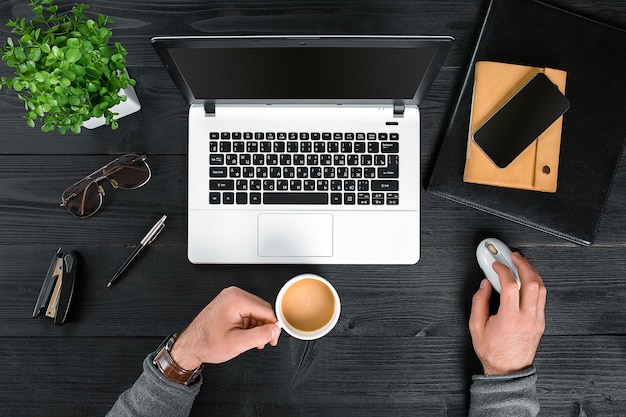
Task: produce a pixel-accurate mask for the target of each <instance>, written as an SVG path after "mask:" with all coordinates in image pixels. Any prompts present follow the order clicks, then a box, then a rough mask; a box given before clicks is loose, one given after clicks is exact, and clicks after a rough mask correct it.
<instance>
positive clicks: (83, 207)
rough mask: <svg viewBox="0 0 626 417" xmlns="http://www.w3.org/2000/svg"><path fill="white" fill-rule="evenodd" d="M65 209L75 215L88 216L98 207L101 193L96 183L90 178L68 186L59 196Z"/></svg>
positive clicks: (100, 201)
mask: <svg viewBox="0 0 626 417" xmlns="http://www.w3.org/2000/svg"><path fill="white" fill-rule="evenodd" d="M61 198H62V199H63V203H64V206H65V208H66V209H67V211H69V212H70V213H71V214H72V215H74V216H76V217H89V216H91V215H92V214H94V213H95V212H96V211H98V209H99V208H100V205H101V204H102V195H100V193H99V192H98V184H97V183H96V182H95V181H93V180H92V179H90V178H85V179H83V180H81V181H80V182H78V183H76V184H74V185H72V186H70V187H69V188H68V189H67V190H65V191H64V192H63V195H62V196H61Z"/></svg>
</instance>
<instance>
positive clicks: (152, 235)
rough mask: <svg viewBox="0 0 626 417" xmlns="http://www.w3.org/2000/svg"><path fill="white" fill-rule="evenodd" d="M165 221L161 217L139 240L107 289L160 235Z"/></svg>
mask: <svg viewBox="0 0 626 417" xmlns="http://www.w3.org/2000/svg"><path fill="white" fill-rule="evenodd" d="M165 219H167V216H166V215H163V217H161V218H160V219H159V221H158V222H156V224H155V225H154V226H152V229H150V231H149V232H148V233H147V234H146V235H145V236H144V238H143V239H141V242H139V245H137V247H136V248H135V250H133V252H132V253H131V254H130V256H129V257H128V258H126V260H125V261H124V263H123V264H122V266H120V268H119V269H118V270H117V272H116V273H115V275H113V278H111V280H110V281H109V283H108V284H107V288H108V287H110V286H111V285H113V283H114V282H115V280H116V279H118V278H119V276H120V275H122V273H123V272H124V271H125V270H126V268H128V266H129V265H130V264H131V262H132V261H133V260H134V259H135V258H136V257H137V256H138V255H139V253H140V252H141V251H142V250H143V248H145V247H146V246H148V245H149V244H150V243H152V241H153V240H154V239H156V237H157V236H158V235H159V233H161V230H163V229H164V228H165Z"/></svg>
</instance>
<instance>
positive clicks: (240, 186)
mask: <svg viewBox="0 0 626 417" xmlns="http://www.w3.org/2000/svg"><path fill="white" fill-rule="evenodd" d="M235 188H236V189H237V191H248V180H237V181H236V182H235Z"/></svg>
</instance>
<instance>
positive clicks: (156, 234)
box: [146, 223, 165, 245]
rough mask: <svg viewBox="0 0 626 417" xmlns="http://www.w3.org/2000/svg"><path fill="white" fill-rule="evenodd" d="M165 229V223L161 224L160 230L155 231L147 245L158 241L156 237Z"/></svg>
mask: <svg viewBox="0 0 626 417" xmlns="http://www.w3.org/2000/svg"><path fill="white" fill-rule="evenodd" d="M163 229H165V223H161V224H159V226H158V228H157V229H156V230H155V231H154V233H153V234H152V236H150V237H149V238H148V242H146V245H149V244H151V243H152V242H153V241H154V239H156V237H157V236H158V235H159V233H161V231H162V230H163Z"/></svg>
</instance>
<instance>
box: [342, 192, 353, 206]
mask: <svg viewBox="0 0 626 417" xmlns="http://www.w3.org/2000/svg"><path fill="white" fill-rule="evenodd" d="M355 197H356V196H355V194H354V193H345V194H344V195H343V204H347V205H353V204H355V203H356V199H355Z"/></svg>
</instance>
